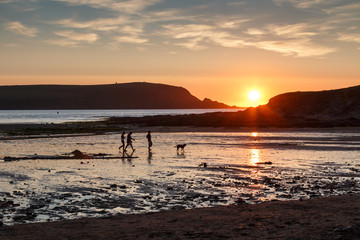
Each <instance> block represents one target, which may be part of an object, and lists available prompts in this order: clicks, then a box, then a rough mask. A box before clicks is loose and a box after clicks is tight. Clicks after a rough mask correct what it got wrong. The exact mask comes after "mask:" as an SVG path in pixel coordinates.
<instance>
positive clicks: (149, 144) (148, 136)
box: [146, 131, 153, 151]
mask: <svg viewBox="0 0 360 240" xmlns="http://www.w3.org/2000/svg"><path fill="white" fill-rule="evenodd" d="M146 138H147V140H148V149H149V151H150V150H151V146H152V145H153V143H152V141H151V132H150V131H149V132H148V134H147V135H146Z"/></svg>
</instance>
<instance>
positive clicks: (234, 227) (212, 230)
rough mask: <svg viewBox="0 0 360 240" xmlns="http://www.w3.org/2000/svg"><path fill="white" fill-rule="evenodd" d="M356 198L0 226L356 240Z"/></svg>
mask: <svg viewBox="0 0 360 240" xmlns="http://www.w3.org/2000/svg"><path fill="white" fill-rule="evenodd" d="M359 216H360V196H359V195H354V196H337V197H328V198H319V199H310V200H304V201H283V202H268V203H261V204H255V205H249V204H243V203H238V205H230V206H222V207H214V208H201V209H191V210H173V211H163V212H159V213H151V214H137V215H118V216H114V217H109V218H90V219H81V220H71V221H60V222H51V223H35V224H21V225H15V226H6V227H2V228H0V238H1V239H3V240H11V239H32V240H34V239H360V217H359Z"/></svg>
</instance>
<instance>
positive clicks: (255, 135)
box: [251, 132, 259, 137]
mask: <svg viewBox="0 0 360 240" xmlns="http://www.w3.org/2000/svg"><path fill="white" fill-rule="evenodd" d="M258 135H259V133H258V132H252V133H251V136H252V137H257V136H258Z"/></svg>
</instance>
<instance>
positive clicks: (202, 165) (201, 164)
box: [199, 162, 207, 168]
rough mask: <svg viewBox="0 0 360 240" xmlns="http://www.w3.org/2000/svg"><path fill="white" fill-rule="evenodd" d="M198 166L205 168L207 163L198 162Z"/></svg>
mask: <svg viewBox="0 0 360 240" xmlns="http://www.w3.org/2000/svg"><path fill="white" fill-rule="evenodd" d="M199 167H204V168H206V167H207V163H206V162H203V163H200V164H199Z"/></svg>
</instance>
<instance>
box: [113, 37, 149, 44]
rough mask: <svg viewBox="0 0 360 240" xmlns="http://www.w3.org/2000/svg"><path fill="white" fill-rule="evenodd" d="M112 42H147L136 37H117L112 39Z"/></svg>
mask: <svg viewBox="0 0 360 240" xmlns="http://www.w3.org/2000/svg"><path fill="white" fill-rule="evenodd" d="M114 40H115V41H116V42H118V43H138V44H140V43H146V42H148V41H149V40H148V39H146V38H140V37H137V36H117V37H114Z"/></svg>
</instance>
